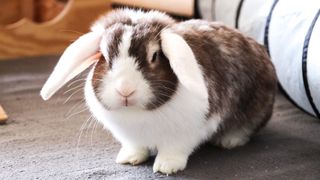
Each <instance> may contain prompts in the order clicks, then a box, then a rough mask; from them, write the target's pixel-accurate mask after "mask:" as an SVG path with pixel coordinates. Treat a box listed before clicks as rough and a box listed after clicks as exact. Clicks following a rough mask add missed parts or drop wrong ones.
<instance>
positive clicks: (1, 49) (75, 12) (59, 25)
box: [0, 0, 194, 60]
mask: <svg viewBox="0 0 320 180" xmlns="http://www.w3.org/2000/svg"><path fill="white" fill-rule="evenodd" d="M124 6H128V7H136V8H143V9H159V10H163V11H167V12H169V13H171V14H173V15H177V16H181V17H192V16H193V15H194V12H193V11H194V3H193V0H177V1H170V0H164V1H163V0H153V1H148V0H134V1H132V0H90V1H88V0H1V1H0V60H4V59H14V58H19V57H27V56H43V55H54V54H60V53H62V51H63V50H64V49H65V48H66V46H67V45H68V44H70V42H71V41H72V40H74V39H76V38H77V37H78V36H80V35H81V34H84V33H86V32H88V31H89V28H90V25H91V23H92V22H93V21H94V20H95V19H96V18H98V17H99V16H100V15H102V14H103V13H105V12H107V11H110V10H111V9H112V7H124Z"/></svg>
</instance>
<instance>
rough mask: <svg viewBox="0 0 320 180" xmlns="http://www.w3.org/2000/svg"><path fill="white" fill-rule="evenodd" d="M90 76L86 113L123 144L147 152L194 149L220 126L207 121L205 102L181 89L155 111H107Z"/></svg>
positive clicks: (87, 86)
mask: <svg viewBox="0 0 320 180" xmlns="http://www.w3.org/2000/svg"><path fill="white" fill-rule="evenodd" d="M91 76H92V72H91V73H90V74H89V76H88V80H87V82H86V86H85V98H86V101H87V104H88V106H89V109H90V111H91V112H92V113H93V115H94V116H95V117H96V118H97V120H98V121H100V122H101V123H102V124H103V125H104V126H105V127H106V128H107V129H109V130H110V131H111V132H112V134H113V136H114V137H115V138H116V139H117V140H119V141H120V142H121V143H122V144H129V145H134V146H144V147H148V148H158V147H159V146H174V144H176V143H178V144H185V145H187V146H188V145H190V146H197V145H198V144H199V143H201V142H202V141H204V140H206V139H207V138H209V137H210V136H211V135H212V133H214V132H215V131H216V129H217V127H218V125H219V123H220V118H219V117H218V116H213V117H212V118H211V119H210V120H206V118H205V114H206V112H207V111H208V107H209V105H208V102H207V101H205V102H204V101H203V100H202V99H199V98H197V97H195V96H192V94H190V92H188V90H187V89H185V88H183V87H182V86H181V85H179V86H178V89H177V92H176V94H175V95H174V97H172V99H171V100H170V101H169V102H167V103H165V104H164V105H162V106H161V107H159V108H157V109H155V110H152V111H148V110H143V109H138V108H122V109H119V110H114V111H108V110H106V109H105V107H103V105H102V104H101V103H99V101H98V99H97V97H96V96H95V94H94V92H93V88H92V84H91Z"/></svg>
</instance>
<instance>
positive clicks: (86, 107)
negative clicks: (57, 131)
mask: <svg viewBox="0 0 320 180" xmlns="http://www.w3.org/2000/svg"><path fill="white" fill-rule="evenodd" d="M88 109H89V108H87V107H86V108H84V109H82V110H81V111H78V112H76V113H73V114H71V115H70V116H68V117H67V118H66V119H70V118H71V117H72V116H75V115H77V114H80V113H82V112H84V111H86V110H88Z"/></svg>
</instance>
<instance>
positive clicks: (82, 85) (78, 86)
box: [63, 84, 84, 95]
mask: <svg viewBox="0 0 320 180" xmlns="http://www.w3.org/2000/svg"><path fill="white" fill-rule="evenodd" d="M83 87H84V84H79V85H77V86H75V87H73V88H70V89H68V90H66V91H65V92H64V93H63V95H65V94H67V93H68V92H70V91H72V90H75V89H78V88H82V89H83Z"/></svg>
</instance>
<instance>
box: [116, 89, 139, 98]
mask: <svg viewBox="0 0 320 180" xmlns="http://www.w3.org/2000/svg"><path fill="white" fill-rule="evenodd" d="M116 90H117V93H118V94H119V95H121V96H123V97H129V96H131V95H132V94H134V92H135V89H133V88H128V87H121V88H117V89H116Z"/></svg>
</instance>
